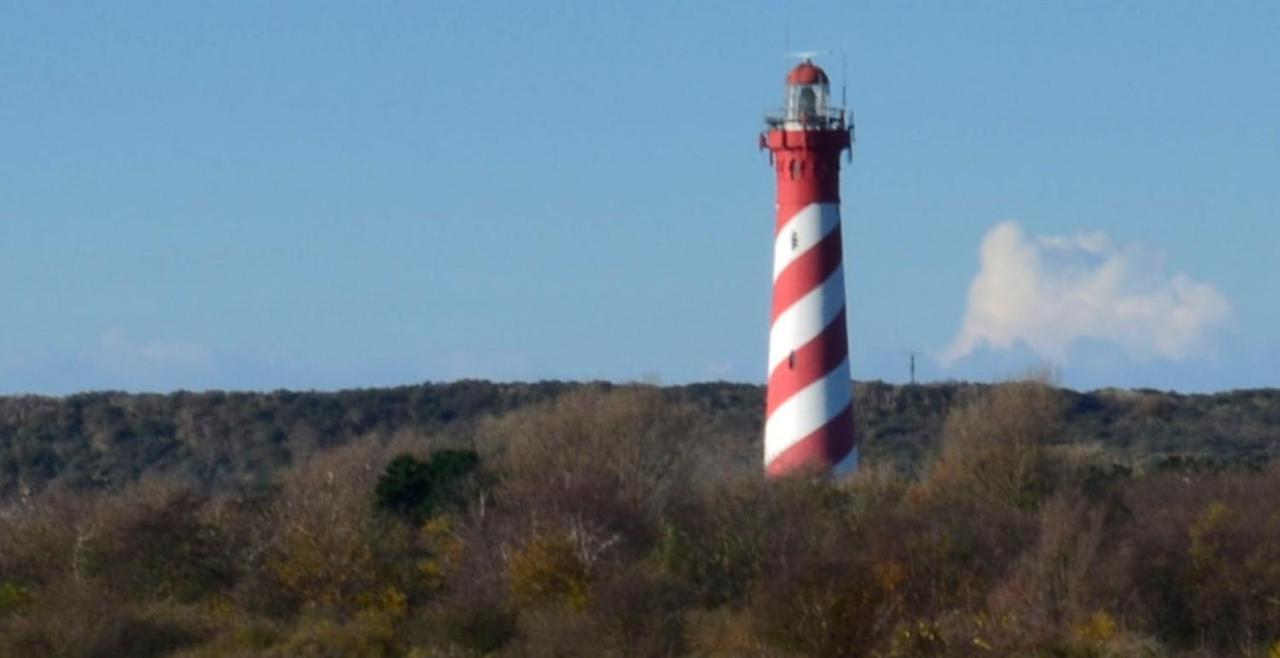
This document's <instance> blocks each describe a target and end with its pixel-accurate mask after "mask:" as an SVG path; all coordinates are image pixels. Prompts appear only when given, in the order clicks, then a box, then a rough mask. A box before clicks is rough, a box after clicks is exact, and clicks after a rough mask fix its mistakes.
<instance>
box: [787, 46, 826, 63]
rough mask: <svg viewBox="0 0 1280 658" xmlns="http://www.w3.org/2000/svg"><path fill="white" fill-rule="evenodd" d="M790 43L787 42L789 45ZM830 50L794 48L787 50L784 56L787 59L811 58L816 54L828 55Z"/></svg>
mask: <svg viewBox="0 0 1280 658" xmlns="http://www.w3.org/2000/svg"><path fill="white" fill-rule="evenodd" d="M789 45H790V44H788V46H789ZM830 54H831V51H830V50H796V51H791V52H788V53H787V54H786V55H785V57H786V58H787V59H800V60H811V59H813V58H814V57H817V56H818V55H830Z"/></svg>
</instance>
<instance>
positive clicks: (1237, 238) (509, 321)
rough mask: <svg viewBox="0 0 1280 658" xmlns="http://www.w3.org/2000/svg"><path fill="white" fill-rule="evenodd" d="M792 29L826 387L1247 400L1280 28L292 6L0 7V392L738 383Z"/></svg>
mask: <svg viewBox="0 0 1280 658" xmlns="http://www.w3.org/2000/svg"><path fill="white" fill-rule="evenodd" d="M788 41H789V43H790V45H791V47H792V48H797V49H801V48H803V49H810V48H830V49H834V50H836V51H839V50H840V48H841V45H842V44H843V43H847V44H848V53H849V63H850V64H849V73H848V86H849V99H850V103H851V105H852V107H853V109H854V111H855V113H856V117H857V124H858V140H859V142H858V146H857V150H856V153H855V155H854V159H853V162H852V164H851V165H849V166H848V168H847V170H846V171H845V173H844V176H843V185H844V199H845V201H844V219H845V241H846V242H845V249H846V265H845V267H846V273H847V277H848V286H849V305H850V333H851V340H852V355H853V371H854V375H855V377H856V378H858V379H876V378H879V379H887V380H890V381H901V380H903V379H904V378H905V377H906V374H907V357H906V352H908V351H912V350H914V351H919V352H921V353H922V355H923V356H922V357H921V361H920V374H921V376H922V377H923V378H925V379H947V378H965V379H977V380H990V379H993V378H999V377H1002V376H1007V375H1009V374H1012V373H1016V372H1018V371H1019V370H1021V369H1024V368H1026V367H1027V366H1028V365H1029V364H1034V363H1038V362H1045V361H1047V362H1050V363H1053V364H1054V365H1056V366H1057V367H1058V368H1059V369H1060V371H1061V373H1062V378H1063V381H1064V383H1066V384H1068V385H1071V386H1074V387H1078V388H1093V387H1101V386H1126V387H1128V386H1149V387H1156V388H1171V389H1179V390H1188V391H1199V390H1220V389H1229V388H1238V387H1258V386H1275V385H1276V381H1277V380H1276V374H1275V373H1276V372H1277V371H1280V339H1278V338H1277V336H1280V310H1277V309H1278V305H1277V304H1276V302H1275V299H1276V288H1277V287H1278V285H1277V284H1280V264H1278V263H1280V259H1278V257H1280V210H1278V209H1280V85H1277V84H1276V81H1277V80H1280V4H1277V3H1274V2H1256V3H1246V2H1222V3H1202V2H1131V3H1114V2H1070V3H1015V2H1003V3H986V2H972V3H942V2H893V3H888V2H886V3H876V4H871V3H852V2H831V3H822V2H798V1H796V2H776V1H775V2H746V1H742V0H739V1H734V2H699V3H689V2H599V3H587V2H542V3H534V2H509V3H493V2H485V3H480V2H444V1H440V2H368V3H358V4H357V3H330V2H323V1H319V0H311V1H309V2H244V3H203V4H200V3H178V2H164V3H161V2H156V3H139V2H118V3H88V2H85V3H62V2H32V3H4V4H2V5H0V308H2V309H3V316H0V320H3V322H2V323H0V392H5V393H13V392H40V393H67V392H73V391H78V390H86V389H104V388H110V389H126V390H159V391H164V390H172V389H176V388H187V389H207V388H230V389H271V388H277V387H289V388H303V389H310V388H317V389H329V388H340V387H358V386H379V385H389V384H399V383H408V382H415V381H422V380H445V379H454V378H460V377H482V378H497V379H541V378H567V379H583V378H608V379H616V380H629V379H653V378H657V379H660V380H661V381H664V382H669V383H675V382H684V381H695V380H705V379H720V378H725V379H732V380H740V381H753V382H760V381H763V379H764V374H765V373H764V365H765V364H764V362H765V348H766V341H767V323H768V308H769V299H768V296H769V286H770V271H771V269H770V267H771V266H770V262H769V259H770V256H771V231H772V222H773V217H772V213H773V199H772V196H773V188H772V181H771V178H770V170H769V168H768V166H767V164H766V158H765V156H764V155H763V154H761V153H759V152H758V151H757V148H756V135H757V134H758V132H759V131H760V129H761V127H762V121H761V114H762V111H763V110H764V109H765V108H766V107H769V106H772V105H776V104H778V103H779V101H780V98H781V80H782V77H783V75H784V74H785V72H786V68H787V65H788V63H787V61H786V60H784V58H783V57H782V55H781V54H782V52H783V51H784V50H785V48H786V47H787V43H788ZM820 63H824V64H825V65H826V66H827V68H828V69H829V70H831V71H832V73H833V75H834V77H836V78H839V77H840V69H841V64H840V57H839V56H838V55H836V56H832V57H828V58H826V59H825V60H820ZM980 248H981V254H982V256H981V258H980ZM1028 282H1029V283H1028ZM984 309H985V310H984ZM993 309H995V310H994V311H993Z"/></svg>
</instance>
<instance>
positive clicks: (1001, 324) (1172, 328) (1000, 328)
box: [941, 221, 1231, 365]
mask: <svg viewBox="0 0 1280 658" xmlns="http://www.w3.org/2000/svg"><path fill="white" fill-rule="evenodd" d="M979 259H980V269H979V271H978V274H977V276H975V277H974V279H973V282H972V283H971V284H970V285H969V304H968V307H967V308H966V310H965V316H964V321H963V323H962V325H961V327H960V331H959V332H958V333H957V334H956V336H955V338H954V339H953V340H952V342H951V344H950V345H949V346H947V348H946V349H945V350H944V351H943V353H942V354H941V361H942V363H943V364H944V365H949V364H951V363H954V362H955V361H957V360H959V359H962V358H964V357H966V356H969V355H970V354H973V353H974V352H975V351H976V350H978V349H980V348H983V347H987V348H991V349H997V350H1004V349H1009V348H1011V347H1015V346H1017V345H1018V344H1019V343H1021V344H1025V345H1026V346H1027V347H1028V348H1030V349H1031V350H1032V351H1034V352H1035V353H1036V354H1037V355H1039V356H1040V357H1042V358H1047V359H1052V360H1053V361H1056V362H1058V363H1066V361H1067V356H1068V352H1069V350H1070V348H1071V347H1072V345H1073V344H1075V343H1077V342H1078V341H1095V342H1102V343H1109V344H1112V345H1115V346H1116V347H1118V348H1119V349H1121V350H1122V351H1123V352H1124V353H1125V354H1126V355H1128V356H1129V357H1130V358H1133V359H1135V360H1151V359H1165V360H1170V361H1181V360H1184V359H1188V358H1191V357H1195V356H1200V355H1203V354H1204V353H1206V351H1207V350H1208V347H1209V345H1208V338H1209V336H1210V335H1211V334H1212V332H1213V331H1214V330H1216V329H1218V328H1220V327H1222V326H1224V325H1225V324H1226V323H1227V322H1228V321H1229V320H1230V318H1231V305H1230V303H1229V302H1228V301H1227V300H1226V298H1225V297H1223V296H1222V294H1221V293H1220V292H1218V290H1217V289H1216V288H1214V287H1213V286H1212V285H1210V284H1207V283H1201V282H1197V281H1193V280H1192V279H1190V278H1189V277H1187V276H1186V275H1183V274H1173V275H1169V274H1168V273H1167V271H1166V268H1165V264H1164V256H1163V254H1161V253H1160V252H1158V251H1156V250H1154V249H1151V248H1149V247H1145V246H1143V245H1140V244H1136V243H1135V244H1127V245H1123V246H1121V247H1117V246H1116V245H1115V244H1114V243H1113V242H1112V240H1111V239H1110V238H1109V237H1108V236H1107V235H1106V234H1105V233H1103V232H1101V231H1095V232H1091V233H1080V234H1077V235H1073V236H1029V235H1027V234H1026V233H1025V232H1024V231H1023V230H1022V227H1021V226H1019V225H1018V223H1017V222H1011V221H1008V222H1002V223H1000V224H997V225H996V226H994V227H992V228H991V229H990V230H989V231H987V234H986V236H984V237H983V239H982V246H981V247H980V249H979Z"/></svg>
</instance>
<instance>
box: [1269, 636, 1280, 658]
mask: <svg viewBox="0 0 1280 658" xmlns="http://www.w3.org/2000/svg"><path fill="white" fill-rule="evenodd" d="M1267 658H1280V640H1277V641H1276V643H1275V644H1273V645H1271V650H1270V651H1268V652H1267Z"/></svg>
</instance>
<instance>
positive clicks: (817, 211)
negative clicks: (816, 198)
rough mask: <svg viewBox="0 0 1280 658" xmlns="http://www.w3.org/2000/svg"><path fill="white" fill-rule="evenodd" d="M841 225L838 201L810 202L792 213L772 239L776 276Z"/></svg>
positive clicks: (775, 279)
mask: <svg viewBox="0 0 1280 658" xmlns="http://www.w3.org/2000/svg"><path fill="white" fill-rule="evenodd" d="M839 225H840V206H839V205H838V204H835V203H811V204H809V205H807V206H805V207H804V209H803V210H801V211H800V212H798V213H796V214H794V215H792V216H791V219H789V220H787V223H786V224H784V225H783V226H782V230H780V231H778V235H777V236H776V237H774V239H773V280H774V281H777V280H778V275H779V274H782V270H784V269H786V268H787V266H788V265H790V264H791V261H794V260H795V259H797V258H799V257H800V256H801V255H802V254H804V252H806V251H808V250H810V249H812V248H813V246H814V245H816V244H818V243H819V242H821V241H822V238H825V237H827V234H828V233H830V232H832V231H834V230H835V229H836V227H837V226H839ZM793 234H794V238H793ZM793 239H794V240H795V244H794V245H793V244H792V242H791V241H792V240H793Z"/></svg>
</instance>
